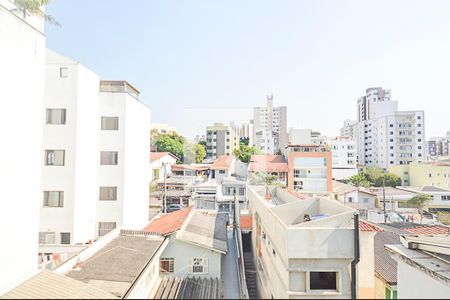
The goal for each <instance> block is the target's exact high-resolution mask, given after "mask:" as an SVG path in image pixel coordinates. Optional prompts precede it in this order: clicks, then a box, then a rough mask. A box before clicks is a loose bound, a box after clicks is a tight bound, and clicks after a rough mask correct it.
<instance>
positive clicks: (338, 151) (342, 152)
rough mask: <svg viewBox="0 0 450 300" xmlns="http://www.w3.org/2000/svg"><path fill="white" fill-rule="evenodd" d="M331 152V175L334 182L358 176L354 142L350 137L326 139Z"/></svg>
mask: <svg viewBox="0 0 450 300" xmlns="http://www.w3.org/2000/svg"><path fill="white" fill-rule="evenodd" d="M327 144H328V145H329V146H330V150H331V156H332V159H331V162H332V166H331V167H332V174H333V178H334V179H335V180H341V179H348V178H349V177H351V176H353V175H356V174H358V168H357V155H356V153H357V151H356V141H355V140H353V139H352V138H351V137H347V136H339V137H336V138H334V139H328V140H327Z"/></svg>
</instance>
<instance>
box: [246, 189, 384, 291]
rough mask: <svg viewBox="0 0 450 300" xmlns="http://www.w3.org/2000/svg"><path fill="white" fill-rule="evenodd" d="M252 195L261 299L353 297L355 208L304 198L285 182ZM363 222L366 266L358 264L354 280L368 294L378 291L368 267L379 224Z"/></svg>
mask: <svg viewBox="0 0 450 300" xmlns="http://www.w3.org/2000/svg"><path fill="white" fill-rule="evenodd" d="M248 197H249V213H250V215H251V218H252V228H251V245H252V252H253V257H254V265H255V268H256V274H257V285H258V290H259V297H260V298H266V299H267V298H285V299H286V298H296V299H299V298H300V299H301V298H311V297H314V298H350V297H351V281H352V279H351V274H350V265H351V262H352V260H353V259H354V239H355V236H354V232H355V231H354V229H353V222H354V221H353V215H354V213H355V211H354V210H353V209H352V208H350V207H347V206H345V205H343V204H341V203H339V202H337V201H334V200H329V199H325V198H308V199H300V198H298V197H296V196H295V195H293V194H292V193H290V192H288V191H287V190H284V189H281V188H279V187H276V188H275V187H272V188H271V189H270V197H267V196H266V189H265V188H264V187H261V186H249V187H248ZM361 226H363V227H364V229H363V230H360V231H361V239H360V243H361V264H363V265H358V268H359V270H360V272H358V274H359V277H358V279H355V281H354V282H360V284H359V293H360V294H361V296H364V297H367V295H369V296H371V295H372V294H373V292H374V284H375V282H374V278H373V274H372V276H368V274H367V270H369V269H372V270H373V253H372V254H371V253H370V251H372V252H373V235H374V232H376V231H373V230H378V229H375V228H376V227H374V226H373V225H371V224H369V223H367V222H365V223H364V224H363V225H360V227H361ZM366 230H367V231H366ZM364 232H366V233H368V234H367V235H365V233H364ZM363 235H364V236H363ZM313 237H314V238H313ZM371 245H372V246H371ZM371 247H372V250H370V249H371ZM244 248H245V244H244ZM330 249H332V251H330ZM363 256H365V257H363ZM362 270H364V272H362ZM367 277H368V278H367ZM355 296H356V295H355Z"/></svg>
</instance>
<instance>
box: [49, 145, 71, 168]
mask: <svg viewBox="0 0 450 300" xmlns="http://www.w3.org/2000/svg"><path fill="white" fill-rule="evenodd" d="M57 151H61V152H62V163H61V164H55V163H53V164H50V163H49V154H50V152H52V153H55V152H57ZM44 155H45V156H44V160H45V162H44V165H45V166H48V167H64V166H65V165H66V150H65V149H45V151H44ZM54 155H55V154H54ZM55 157H56V155H55ZM54 160H55V158H54V159H53V161H54Z"/></svg>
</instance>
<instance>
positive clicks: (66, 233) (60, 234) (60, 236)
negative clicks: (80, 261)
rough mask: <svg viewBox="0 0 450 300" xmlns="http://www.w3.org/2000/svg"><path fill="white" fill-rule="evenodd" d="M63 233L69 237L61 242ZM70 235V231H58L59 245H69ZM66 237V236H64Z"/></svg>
mask: <svg viewBox="0 0 450 300" xmlns="http://www.w3.org/2000/svg"><path fill="white" fill-rule="evenodd" d="M63 235H68V237H69V240H68V242H66V243H63ZM70 235H71V234H70V232H60V233H59V238H60V242H61V245H70V238H71V236H70ZM66 237H67V236H66Z"/></svg>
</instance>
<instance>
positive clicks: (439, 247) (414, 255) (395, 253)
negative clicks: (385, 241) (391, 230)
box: [385, 236, 450, 299]
mask: <svg viewBox="0 0 450 300" xmlns="http://www.w3.org/2000/svg"><path fill="white" fill-rule="evenodd" d="M400 241H401V244H400V245H386V246H385V249H386V250H387V251H388V252H389V254H390V255H391V257H392V258H393V259H395V260H396V261H397V292H398V298H399V299H407V298H414V299H427V298H428V299H446V298H448V295H450V262H449V259H448V255H449V254H450V237H448V236H401V237H400Z"/></svg>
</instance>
